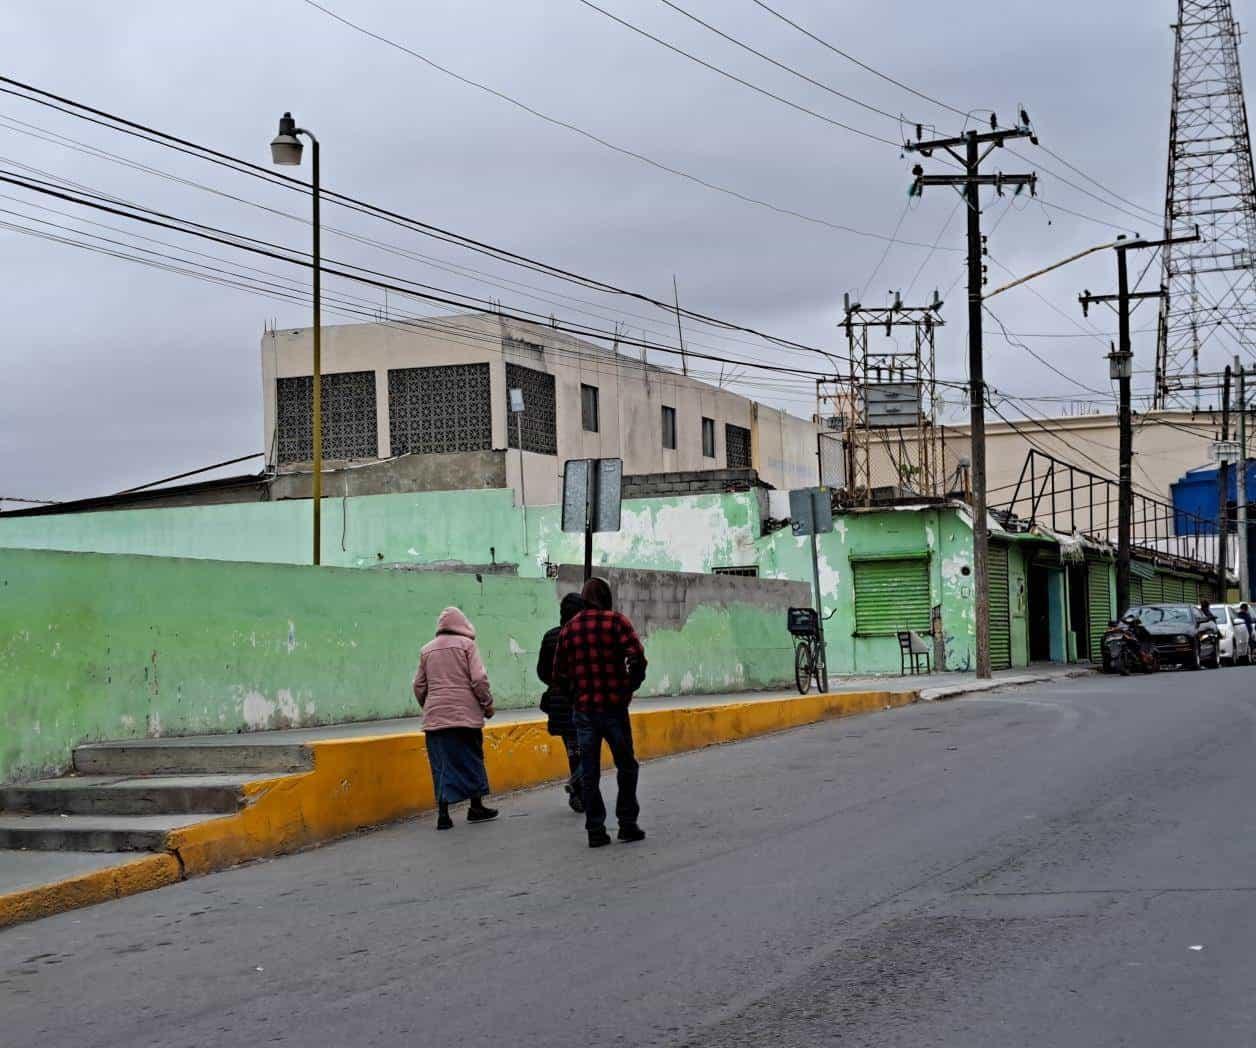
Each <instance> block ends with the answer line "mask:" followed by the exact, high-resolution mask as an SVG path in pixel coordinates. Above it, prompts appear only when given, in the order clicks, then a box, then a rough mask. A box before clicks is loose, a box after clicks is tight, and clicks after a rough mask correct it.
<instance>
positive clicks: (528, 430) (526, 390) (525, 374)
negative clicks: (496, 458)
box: [502, 364, 558, 455]
mask: <svg viewBox="0 0 1256 1048" xmlns="http://www.w3.org/2000/svg"><path fill="white" fill-rule="evenodd" d="M512 389H521V390H523V416H522V419H521V422H522V426H521V427H520V428H522V430H523V450H524V451H534V452H536V453H537V454H538V455H557V454H558V422H557V414H556V411H555V407H554V376H553V375H550V374H547V373H546V372H544V371H535V370H533V369H532V368H525V367H520V366H519V365H518V364H507V365H506V389H505V390H503V391H502V395H503V396H504V397H505V398H506V404H507V408H509V405H510V399H509V398H510V390H512ZM508 429H509V432H508V437H509V441H510V447H512V448H517V447H518V446H519V429H518V428H516V424H515V421H514V419H513V418H512V419H511V422H510V426H509V427H508Z"/></svg>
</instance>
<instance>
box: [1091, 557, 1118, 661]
mask: <svg viewBox="0 0 1256 1048" xmlns="http://www.w3.org/2000/svg"><path fill="white" fill-rule="evenodd" d="M1110 574H1111V572H1110V570H1109V568H1108V562H1107V561H1104V560H1091V561H1088V562H1087V564H1086V611H1087V615H1088V617H1089V618H1090V622H1089V623H1088V625H1089V627H1090V628H1089V630H1088V633H1089V636H1090V651H1091V659H1092V661H1093V660H1094V659H1096V658H1097V657H1098V655H1099V642H1100V640H1102V638H1103V634H1104V631H1105V630H1106V629H1107V628H1108V620H1109V619H1111V618H1112V595H1111V585H1110V581H1109V575H1110Z"/></svg>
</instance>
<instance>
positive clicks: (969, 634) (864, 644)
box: [759, 509, 975, 673]
mask: <svg viewBox="0 0 1256 1048" xmlns="http://www.w3.org/2000/svg"><path fill="white" fill-rule="evenodd" d="M760 549H761V556H760V561H759V564H760V572H761V573H762V574H764V575H768V576H771V577H774V578H790V579H803V580H805V581H808V582H809V581H811V575H812V571H811V548H810V540H809V539H807V538H798V537H795V536H794V535H793V534H791V532H790V531H789V530H788V529H782V530H780V531H777V532H773V533H772V534H771V535H768V536H765V537H764V538H763V539H762V540H761V542H760ZM920 553H925V554H927V555H928V558H929V576H930V598H931V602H932V603H933V604H934V605H941V608H942V637H943V646H944V650H945V653H946V666H947V668H949V669H970V668H971V667H972V665H973V664H974V662H975V655H974V649H973V622H974V617H973V596H972V585H971V575H968V576H965V575H964V574H963V571H962V569H963V568H964V567H969V568H971V558H972V530H971V527H970V526H969V524H968V522H967V520H966V519H965V518H963V517H962V516H961V515H960V514H959V513H958V512H956V511H955V510H950V509H944V510H935V509H928V510H919V511H907V510H882V511H876V512H869V513H848V514H842V515H839V516H837V517H835V518H834V521H833V531H832V532H831V533H829V534H826V535H821V536H820V537H819V540H818V558H817V559H818V561H819V566H820V588H821V591H822V593H823V597H824V610H825V613H826V614H827V613H828V612H829V611H832V610H833V609H834V608H836V609H837V611H836V614H835V615H834V617H833V618H832V619H830V620H829V621H828V622H827V623H826V625H825V644H826V648H827V650H828V657H829V670H830V672H832V673H898V672H899V668H900V662H899V651H898V640H897V638H896V637H894V636H892V635H890V636H877V637H865V636H856V634H855V610H854V609H855V590H854V581H853V572H852V570H851V561H850V558H851V556H852V555H855V556H865V557H867V556H888V555H892V554H906V555H916V554H920Z"/></svg>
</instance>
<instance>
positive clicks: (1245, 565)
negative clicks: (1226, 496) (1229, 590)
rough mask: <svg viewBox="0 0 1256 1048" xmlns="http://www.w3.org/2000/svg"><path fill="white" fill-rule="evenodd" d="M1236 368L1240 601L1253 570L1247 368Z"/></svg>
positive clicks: (1248, 593) (1248, 592)
mask: <svg viewBox="0 0 1256 1048" xmlns="http://www.w3.org/2000/svg"><path fill="white" fill-rule="evenodd" d="M1234 366H1235V367H1236V368H1237V369H1238V373H1239V477H1238V480H1239V483H1238V488H1239V497H1238V518H1239V520H1238V523H1239V527H1238V534H1237V535H1236V536H1235V539H1236V541H1237V542H1238V544H1239V600H1241V601H1243V600H1248V599H1249V598H1250V597H1251V593H1252V591H1251V583H1252V580H1251V574H1250V573H1251V570H1252V566H1251V564H1250V563H1249V562H1248V536H1247V368H1245V367H1244V366H1243V365H1242V364H1240V363H1239V358H1238V357H1237V356H1236V357H1235V358H1234Z"/></svg>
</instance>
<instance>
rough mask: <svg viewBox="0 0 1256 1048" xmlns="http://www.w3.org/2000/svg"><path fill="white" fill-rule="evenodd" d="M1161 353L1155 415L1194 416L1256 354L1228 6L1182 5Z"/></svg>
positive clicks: (1223, 0) (1253, 209) (1248, 165)
mask: <svg viewBox="0 0 1256 1048" xmlns="http://www.w3.org/2000/svg"><path fill="white" fill-rule="evenodd" d="M1174 34H1175V41H1176V42H1175V47H1174V55H1173V109H1172V113H1171V115H1170V119H1169V165H1168V166H1169V171H1168V179H1167V183H1166V187H1165V203H1164V235H1165V237H1166V238H1168V237H1174V236H1185V235H1189V234H1191V233H1192V232H1194V230H1195V228H1196V227H1198V228H1199V232H1200V234H1201V237H1202V239H1201V240H1200V241H1199V242H1198V243H1194V244H1179V245H1175V246H1173V247H1165V248H1164V256H1163V257H1164V286H1165V289H1166V290H1167V292H1168V294H1167V295H1166V296H1165V298H1164V299H1163V300H1162V305H1161V309H1160V324H1159V338H1158V342H1157V346H1156V390H1155V404H1156V406H1157V407H1168V406H1173V405H1179V406H1188V405H1187V402H1188V401H1190V403H1191V404H1193V405H1194V406H1196V407H1198V406H1199V393H1200V389H1201V384H1202V385H1205V386H1206V385H1210V384H1212V385H1215V382H1211V381H1210V379H1209V376H1207V374H1206V373H1202V372H1201V364H1202V366H1203V368H1204V371H1205V372H1206V371H1207V369H1208V368H1209V367H1210V366H1211V367H1212V368H1213V370H1214V371H1215V370H1217V369H1219V368H1220V366H1221V365H1222V364H1223V363H1224V362H1225V361H1226V360H1228V358H1229V357H1230V356H1232V355H1233V353H1234V350H1235V347H1236V346H1237V347H1238V348H1239V350H1240V352H1243V353H1245V354H1251V353H1252V341H1253V340H1252V338H1251V337H1250V332H1251V330H1252V328H1253V325H1256V282H1254V280H1253V277H1254V275H1256V274H1254V272H1253V260H1254V259H1256V180H1254V179H1253V175H1252V146H1251V139H1250V137H1249V134H1248V126H1247V106H1246V104H1245V103H1244V100H1243V78H1242V74H1241V72H1240V70H1239V51H1238V43H1239V36H1238V29H1237V27H1236V25H1235V23H1234V12H1233V11H1232V10H1231V6H1230V0H1178V19H1177V24H1176V25H1175V26H1174Z"/></svg>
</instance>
